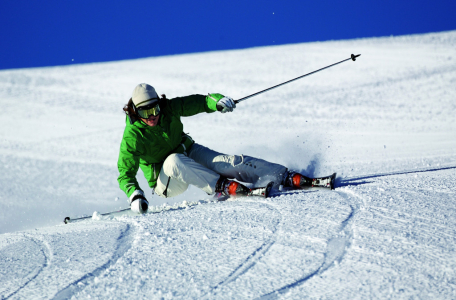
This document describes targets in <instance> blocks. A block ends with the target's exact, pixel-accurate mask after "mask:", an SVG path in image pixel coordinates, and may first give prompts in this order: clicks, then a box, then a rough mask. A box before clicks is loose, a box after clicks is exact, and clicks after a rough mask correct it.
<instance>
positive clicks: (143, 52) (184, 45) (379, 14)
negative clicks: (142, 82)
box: [0, 0, 456, 69]
mask: <svg viewBox="0 0 456 300" xmlns="http://www.w3.org/2000/svg"><path fill="white" fill-rule="evenodd" d="M455 16H456V1H455V0H442V1H438V0H434V1H431V0H422V1H419V0H418V1H401V0H396V1H390V0H383V1H377V0H371V1H369V0H365V1H355V0H348V1H331V0H316V1H315V0H314V1H307V0H303V1H286V0H282V1H275V0H274V1H272V0H264V1H248V0H243V1H240V0H239V1H238V0H232V1H175V0H170V1H166V0H162V1H139V0H131V1H120V0H112V1H96V0H91V1H88V0H78V1H73V0H58V1H57V0H49V1H47V0H43V1H34V0H27V1H26V0H14V1H12V0H2V1H0V37H1V39H0V45H1V52H0V53H1V54H0V69H11V68H28V67H40V66H55V65H68V64H80V63H88V62H102V61H113V60H122V59H130V58H140V57H149V56H162V55H170V54H181V53H192V52H202V51H212V50H224V49H240V48H248V47H255V46H266V45H279V44H288V43H301V42H309V41H325V40H338V39H351V38H359V37H374V36H388V35H403V34H414V33H427V32H436V31H446V30H455V29H456V17H455Z"/></svg>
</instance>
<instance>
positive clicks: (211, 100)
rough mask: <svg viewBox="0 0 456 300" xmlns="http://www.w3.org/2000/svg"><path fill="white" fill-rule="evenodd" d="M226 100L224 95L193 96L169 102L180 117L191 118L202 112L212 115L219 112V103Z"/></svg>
mask: <svg viewBox="0 0 456 300" xmlns="http://www.w3.org/2000/svg"><path fill="white" fill-rule="evenodd" d="M222 99H226V97H225V96H223V95H222V94H209V95H207V96H205V95H191V96H186V97H178V98H173V99H171V100H169V105H170V106H171V109H172V111H173V112H175V113H177V114H178V115H179V116H183V117H189V116H193V115H196V114H199V113H202V112H206V113H212V112H215V111H217V103H219V101H220V100H222Z"/></svg>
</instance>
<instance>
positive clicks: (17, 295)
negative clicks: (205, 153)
mask: <svg viewBox="0 0 456 300" xmlns="http://www.w3.org/2000/svg"><path fill="white" fill-rule="evenodd" d="M351 53H355V54H357V53H361V54H362V56H361V57H360V58H359V59H358V60H357V61H356V62H345V63H343V64H341V65H338V66H335V67H333V68H331V69H328V70H325V71H322V72H320V73H318V74H315V75H312V76H310V77H307V78H305V79H302V80H300V81H297V82H294V83H291V84H289V85H286V86H283V87H281V88H279V89H276V90H274V91H271V92H268V93H265V94H263V95H261V96H258V97H255V98H252V99H249V100H247V101H245V102H242V103H241V104H239V105H238V108H237V109H236V110H235V111H234V112H233V113H231V114H223V115H222V114H219V113H214V114H202V115H198V116H195V117H191V118H185V119H184V124H185V131H186V132H189V133H190V134H191V136H192V137H193V138H194V139H195V140H196V141H197V142H198V143H200V144H203V145H205V146H208V147H210V148H212V149H215V150H218V151H222V152H225V153H236V154H247V155H252V156H257V157H261V158H264V159H267V160H270V161H273V162H277V163H281V164H284V165H287V166H289V167H290V168H294V169H297V170H300V171H303V172H305V173H306V174H309V175H315V176H318V175H328V174H330V173H332V172H333V171H335V172H338V184H337V188H336V190H335V191H331V192H325V191H301V192H289V193H284V194H281V195H276V196H275V197H272V198H268V199H254V198H239V199H233V200H229V201H225V202H214V201H213V200H212V198H210V197H209V196H207V195H205V194H204V193H203V192H201V191H199V190H197V189H195V188H190V189H189V191H187V192H186V193H185V194H184V195H181V196H179V197H176V198H172V199H166V200H164V199H159V198H157V197H156V196H150V195H151V194H150V189H148V188H147V184H146V183H145V180H143V179H142V177H141V176H142V175H138V177H139V179H140V184H141V186H142V187H143V188H144V189H145V191H146V193H147V195H149V197H148V198H149V200H150V202H151V204H152V205H154V207H152V209H151V211H153V212H160V211H162V212H161V213H149V214H147V215H143V216H136V215H128V214H127V215H124V216H117V217H109V218H107V217H104V218H102V219H103V220H102V221H100V220H87V221H83V222H77V223H72V224H68V225H64V224H62V220H63V218H64V217H65V216H71V217H77V216H81V215H84V214H88V215H91V214H92V213H93V212H94V211H99V212H106V211H110V210H115V209H119V208H125V207H127V202H126V197H125V195H123V194H122V192H121V191H120V190H119V189H118V186H117V182H116V178H117V170H116V162H117V154H118V149H119V143H120V140H121V137H122V133H123V128H124V116H123V114H122V110H121V108H122V106H123V105H124V104H125V103H126V102H127V100H128V98H129V97H130V94H131V91H132V90H133V88H134V86H135V85H136V84H138V83H140V82H147V83H150V84H152V85H154V86H155V87H156V89H157V91H158V92H159V93H165V94H166V95H167V96H168V98H171V97H176V96H181V95H188V94H193V93H199V94H205V93H208V92H220V93H223V94H226V95H230V96H232V97H233V98H235V99H239V98H241V97H243V96H246V95H249V94H252V93H254V92H257V91H259V90H262V89H264V88H267V87H269V86H272V85H275V84H278V83H280V82H283V81H286V80H289V79H291V78H294V77H297V76H299V75H302V74H305V73H307V72H310V71H313V70H315V69H319V68H321V67H324V66H326V65H329V64H331V63H334V62H337V61H340V60H342V59H345V58H347V57H349V55H350V54H351ZM455 86H456V31H450V32H442V33H432V34H425V35H412V36H400V37H385V38H370V39H358V40H346V41H330V42H317V43H306V44H295V45H284V46H274V47H262V48H253V49H244V50H236V51H221V52H209V53H199V54H191V55H178V56H167V57H158V58H147V59H140V60H129V61H119V62H110V63H101V64H86V65H75V66H66V67H52V68H36V69H18V70H5V71H0V103H1V106H2V110H1V111H0V170H1V172H0V185H1V191H2V192H1V193H0V233H1V234H0V299H32V298H33V299H50V298H51V299H67V298H75V299H85V298H100V299H101V298H109V299H124V298H131V299H133V298H134V299H174V298H177V299H282V298H283V299H302V298H323V299H365V298H395V299H396V298H397V299H409V298H426V299H437V298H439V299H451V298H456V271H455V270H456V248H455V245H456V229H455V228H456V199H455V198H456V197H455V192H456V151H455V149H456V122H455V121H456V118H455V115H456V89H455ZM165 202H167V204H165Z"/></svg>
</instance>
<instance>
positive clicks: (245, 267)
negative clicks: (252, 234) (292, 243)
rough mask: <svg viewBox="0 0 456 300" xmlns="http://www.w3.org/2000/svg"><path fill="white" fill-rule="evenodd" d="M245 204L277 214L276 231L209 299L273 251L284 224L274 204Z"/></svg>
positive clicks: (210, 293)
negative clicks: (260, 206) (258, 206)
mask: <svg viewBox="0 0 456 300" xmlns="http://www.w3.org/2000/svg"><path fill="white" fill-rule="evenodd" d="M245 202H251V203H255V204H259V203H260V204H262V205H264V206H267V207H268V208H269V209H270V210H273V211H275V212H276V214H277V215H278V216H279V217H278V218H276V220H275V222H274V223H275V226H274V230H273V231H272V235H271V237H270V238H269V239H267V240H266V241H265V242H264V243H263V244H262V245H261V246H260V247H258V248H257V249H255V250H254V251H253V252H252V253H251V254H250V255H248V256H247V257H246V258H245V260H244V261H243V262H242V263H240V264H239V265H238V266H237V267H236V268H235V269H234V270H233V271H232V272H231V273H230V274H229V275H228V276H227V277H226V278H225V279H223V280H222V281H220V282H219V283H218V284H217V285H215V286H214V287H212V288H211V289H210V291H209V292H208V293H207V294H206V295H205V296H206V297H205V298H207V297H210V296H211V295H212V294H213V293H214V292H216V290H217V289H220V288H221V287H223V286H224V285H226V284H228V283H230V282H233V281H234V280H236V279H237V278H238V277H239V276H241V275H242V274H244V273H246V272H247V271H248V270H250V269H251V268H252V267H253V266H255V264H256V263H257V262H258V261H259V260H260V259H261V258H262V257H263V256H264V255H265V254H266V253H267V252H268V251H269V249H271V247H272V246H273V245H274V244H275V242H276V239H277V231H278V230H279V227H280V225H281V223H282V219H283V216H282V213H281V212H280V210H279V209H277V208H275V207H274V206H273V205H272V203H269V202H265V201H254V200H246V201H245Z"/></svg>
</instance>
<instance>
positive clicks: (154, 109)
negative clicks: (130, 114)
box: [137, 102, 160, 119]
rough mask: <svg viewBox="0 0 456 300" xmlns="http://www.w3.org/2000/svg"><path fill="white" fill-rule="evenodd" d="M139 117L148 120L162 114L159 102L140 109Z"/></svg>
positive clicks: (138, 110)
mask: <svg viewBox="0 0 456 300" xmlns="http://www.w3.org/2000/svg"><path fill="white" fill-rule="evenodd" d="M137 112H138V115H139V116H140V117H141V118H143V119H147V118H149V117H150V116H158V115H159V114H160V106H159V105H158V103H157V102H155V103H152V104H149V105H145V106H141V107H138V109H137Z"/></svg>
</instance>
